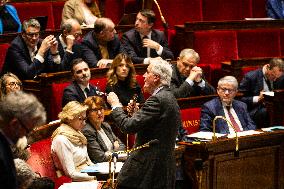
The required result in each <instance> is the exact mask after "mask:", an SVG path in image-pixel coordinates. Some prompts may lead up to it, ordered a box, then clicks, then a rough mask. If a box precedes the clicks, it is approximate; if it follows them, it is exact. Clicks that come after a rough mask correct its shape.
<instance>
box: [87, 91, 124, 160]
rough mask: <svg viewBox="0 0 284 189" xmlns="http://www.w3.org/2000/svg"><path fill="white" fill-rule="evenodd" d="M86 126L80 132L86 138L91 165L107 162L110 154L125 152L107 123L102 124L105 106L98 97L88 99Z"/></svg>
mask: <svg viewBox="0 0 284 189" xmlns="http://www.w3.org/2000/svg"><path fill="white" fill-rule="evenodd" d="M84 104H85V105H86V106H87V107H88V109H87V124H86V126H85V127H84V128H83V130H82V132H83V134H84V135H85V137H86V138H87V141H88V144H87V148H88V154H89V157H90V159H91V160H92V161H93V163H99V162H105V161H109V160H110V158H111V156H112V153H113V152H115V151H123V150H125V145H124V144H123V143H122V142H121V141H120V140H119V138H118V137H116V136H115V134H114V133H113V131H112V130H111V127H110V125H109V124H108V123H106V122H104V117H105V116H104V113H105V108H106V104H105V102H104V100H103V98H101V97H99V96H92V97H88V98H87V99H86V100H85V102H84Z"/></svg>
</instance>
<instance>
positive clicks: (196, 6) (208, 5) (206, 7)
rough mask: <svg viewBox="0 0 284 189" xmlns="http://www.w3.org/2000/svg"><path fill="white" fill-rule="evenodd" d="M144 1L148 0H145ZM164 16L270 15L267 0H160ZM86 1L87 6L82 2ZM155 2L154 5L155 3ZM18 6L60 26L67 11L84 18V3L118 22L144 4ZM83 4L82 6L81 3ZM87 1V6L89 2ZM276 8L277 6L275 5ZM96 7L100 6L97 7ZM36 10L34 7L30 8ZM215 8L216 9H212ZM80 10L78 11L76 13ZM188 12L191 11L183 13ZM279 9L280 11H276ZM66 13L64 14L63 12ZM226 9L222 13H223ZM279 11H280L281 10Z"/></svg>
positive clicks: (73, 1) (173, 20)
mask: <svg viewBox="0 0 284 189" xmlns="http://www.w3.org/2000/svg"><path fill="white" fill-rule="evenodd" d="M143 2H144V1H143ZM158 3H159V5H160V8H161V10H162V12H163V13H164V14H163V15H164V18H165V19H166V21H167V22H168V24H169V26H170V27H173V26H174V25H176V24H183V23H184V22H186V21H214V20H215V21H217V20H219V21H220V20H243V19H244V18H247V17H255V18H259V17H266V15H267V14H266V10H265V7H266V5H265V4H266V1H265V0H261V1H260V0H258V1H255V0H253V1H237V2H228V1H225V0H218V1H209V0H193V1H191V2H190V3H189V2H186V1H179V2H177V3H174V2H167V1H166V0H160V1H158ZM81 4H83V6H82V5H81ZM150 4H151V6H150V7H148V8H153V10H154V11H155V12H156V13H157V14H159V10H158V8H157V7H156V5H155V4H154V3H152V2H150ZM153 4H154V6H153ZM11 5H13V6H15V8H16V9H17V10H18V14H19V17H20V20H21V21H23V20H26V19H28V18H30V17H35V16H48V17H49V20H48V28H49V29H58V28H59V26H60V23H61V18H62V19H63V20H64V18H65V17H64V16H62V15H64V13H66V15H67V16H68V15H70V14H73V15H74V17H78V18H79V20H82V19H83V18H84V14H83V9H84V7H88V6H90V7H91V9H92V8H94V6H95V7H100V9H101V10H100V11H99V12H101V13H99V12H98V10H96V11H94V15H96V16H99V15H104V16H106V17H110V18H111V19H112V20H113V21H114V22H115V23H116V24H117V23H118V22H119V20H120V19H121V17H122V15H123V13H135V12H137V11H138V10H139V9H141V7H142V1H135V0H123V1H122V0H116V1H111V0H108V1H99V2H98V4H97V5H98V6H96V5H94V6H93V7H92V6H91V5H93V4H91V3H88V2H87V1H86V3H84V1H78V0H70V1H66V3H65V1H57V2H28V3H27V2H24V3H23V2H16V3H14V2H13V3H11ZM80 5H81V6H80ZM86 5H87V6H86ZM272 7H273V9H275V8H274V7H275V6H272ZM276 7H279V6H276ZM95 9H96V8H95ZM30 10H33V11H30ZM212 10H214V11H212ZM74 12H76V13H74ZM184 12H187V14H183V13H184ZM272 12H277V13H278V12H279V11H272ZM62 13H63V14H62ZM220 13H222V14H220ZM278 14H279V13H278ZM268 16H271V17H273V18H277V17H276V16H273V15H272V14H268ZM157 27H158V28H162V22H161V20H160V19H159V21H158V23H157Z"/></svg>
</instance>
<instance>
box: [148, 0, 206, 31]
mask: <svg viewBox="0 0 284 189" xmlns="http://www.w3.org/2000/svg"><path fill="white" fill-rule="evenodd" d="M157 2H158V3H159V5H160V8H161V11H162V13H163V16H164V18H165V20H166V22H167V23H168V25H169V28H174V26H175V25H178V24H181V25H183V24H184V23H185V22H188V21H200V20H202V8H201V4H202V1H200V0H190V1H189V0H174V1H169V0H158V1H157ZM153 10H154V12H155V13H156V18H157V21H156V23H155V27H156V28H162V22H161V17H160V13H159V11H158V8H157V6H156V5H155V3H153Z"/></svg>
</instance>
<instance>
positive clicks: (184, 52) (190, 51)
mask: <svg viewBox="0 0 284 189" xmlns="http://www.w3.org/2000/svg"><path fill="white" fill-rule="evenodd" d="M189 56H191V57H193V58H194V59H195V63H196V64H197V63H199V61H200V57H199V54H198V53H197V52H196V51H195V50H193V49H183V50H182V51H181V52H180V54H179V58H180V59H183V58H187V57H189Z"/></svg>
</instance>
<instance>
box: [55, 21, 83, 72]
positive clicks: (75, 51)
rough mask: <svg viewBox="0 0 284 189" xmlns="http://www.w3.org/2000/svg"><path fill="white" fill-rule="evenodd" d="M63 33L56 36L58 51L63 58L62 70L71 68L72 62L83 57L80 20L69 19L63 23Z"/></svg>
mask: <svg viewBox="0 0 284 189" xmlns="http://www.w3.org/2000/svg"><path fill="white" fill-rule="evenodd" d="M60 29H61V34H60V35H58V36H57V37H56V40H57V41H58V51H59V55H60V58H61V66H62V70H68V71H70V69H71V63H72V61H73V60H74V59H76V58H81V56H82V55H81V54H82V52H81V45H80V42H79V41H80V40H81V39H82V38H81V37H82V30H81V26H80V24H79V22H78V21H77V20H75V19H68V20H66V21H65V22H64V23H62V25H61V27H60Z"/></svg>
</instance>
